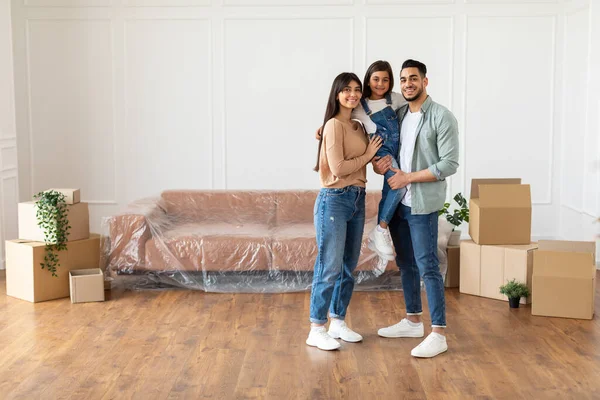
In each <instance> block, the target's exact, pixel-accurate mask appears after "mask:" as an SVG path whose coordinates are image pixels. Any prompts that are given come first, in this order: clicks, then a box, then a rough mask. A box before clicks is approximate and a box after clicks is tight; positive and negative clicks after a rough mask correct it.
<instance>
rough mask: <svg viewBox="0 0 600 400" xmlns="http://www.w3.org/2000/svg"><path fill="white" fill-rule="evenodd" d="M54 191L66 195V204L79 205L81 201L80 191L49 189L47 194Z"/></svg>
mask: <svg viewBox="0 0 600 400" xmlns="http://www.w3.org/2000/svg"><path fill="white" fill-rule="evenodd" d="M52 190H54V191H55V192H59V193H62V194H64V195H65V203H67V204H77V203H79V202H80V201H81V197H80V196H81V194H80V190H79V189H54V188H53V189H48V190H46V192H50V191H52Z"/></svg>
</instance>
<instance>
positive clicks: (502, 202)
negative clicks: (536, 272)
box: [469, 179, 531, 245]
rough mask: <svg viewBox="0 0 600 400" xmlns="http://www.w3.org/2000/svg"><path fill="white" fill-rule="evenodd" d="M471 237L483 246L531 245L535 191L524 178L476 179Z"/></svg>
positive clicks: (470, 220)
mask: <svg viewBox="0 0 600 400" xmlns="http://www.w3.org/2000/svg"><path fill="white" fill-rule="evenodd" d="M469 213H470V214H469V235H471V238H472V239H473V241H474V242H475V243H477V244H481V245H484V244H485V245H500V244H524V245H527V244H529V243H530V242H531V188H530V186H529V185H522V184H521V179H473V180H472V182H471V199H470V201H469Z"/></svg>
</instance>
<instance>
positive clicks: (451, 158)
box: [428, 110, 458, 181]
mask: <svg viewBox="0 0 600 400" xmlns="http://www.w3.org/2000/svg"><path fill="white" fill-rule="evenodd" d="M440 119H441V120H440V124H439V127H438V133H437V148H438V155H439V157H440V161H438V162H437V163H435V164H433V165H432V166H430V167H429V168H428V169H429V171H430V172H431V174H432V175H433V176H435V177H436V179H437V180H438V181H443V180H444V179H446V178H447V177H449V176H450V175H453V174H455V173H456V170H457V169H458V122H456V118H454V115H453V114H452V113H451V112H450V111H448V110H446V111H445V112H444V114H443V115H442V117H441V118H440Z"/></svg>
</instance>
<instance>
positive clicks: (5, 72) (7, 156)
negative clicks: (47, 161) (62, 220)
mask: <svg viewBox="0 0 600 400" xmlns="http://www.w3.org/2000/svg"><path fill="white" fill-rule="evenodd" d="M14 97H15V92H14V85H13V56H12V30H11V14H10V2H8V1H0V197H1V198H2V201H0V269H3V268H4V240H7V239H14V238H16V236H17V201H18V187H19V185H18V178H17V129H16V125H15V103H14Z"/></svg>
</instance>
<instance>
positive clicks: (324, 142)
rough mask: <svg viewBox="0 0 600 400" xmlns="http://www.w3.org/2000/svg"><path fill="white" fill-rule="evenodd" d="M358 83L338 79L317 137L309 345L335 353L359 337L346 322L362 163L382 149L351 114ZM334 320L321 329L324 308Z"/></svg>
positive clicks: (360, 216)
mask: <svg viewBox="0 0 600 400" xmlns="http://www.w3.org/2000/svg"><path fill="white" fill-rule="evenodd" d="M361 96H362V84H361V82H360V80H359V79H358V77H357V76H356V75H355V74H352V73H348V72H344V73H342V74H340V75H338V76H337V77H336V78H335V80H334V81H333V84H332V86H331V92H330V94H329V101H328V103H327V110H326V112H325V118H324V121H323V127H322V132H323V134H322V135H321V138H320V139H319V150H318V159H317V165H316V167H315V170H316V171H318V172H319V177H320V179H321V190H320V192H319V195H318V196H317V200H316V201H315V207H314V222H315V229H316V231H317V248H318V254H317V259H316V261H315V271H314V276H313V283H312V291H311V297H310V321H311V323H312V324H311V330H310V333H309V335H308V338H307V339H306V344H308V345H309V346H315V347H318V348H319V349H321V350H335V349H337V348H339V347H340V344H339V342H338V341H337V340H335V339H338V338H339V339H342V340H344V341H346V342H359V341H361V340H362V336H361V335H359V334H358V333H356V332H354V331H353V330H351V329H350V328H349V327H348V326H347V325H346V323H345V322H344V318H345V316H346V310H347V309H348V304H349V303H350V298H351V297H352V291H353V289H354V277H353V276H352V272H353V271H354V269H355V268H356V266H357V264H358V257H359V255H360V247H361V242H362V235H363V231H364V226H365V184H366V181H367V169H366V165H367V163H368V162H369V161H371V159H372V158H373V157H374V156H375V154H376V153H377V150H379V148H380V147H381V143H382V140H381V138H380V137H379V136H373V137H372V138H371V139H370V140H369V138H368V137H367V135H366V132H365V131H364V128H363V127H362V125H361V124H360V122H358V121H352V119H351V117H352V110H353V109H354V108H356V107H357V106H358V105H359V101H360V98H361ZM328 309H329V316H330V317H331V318H332V320H331V324H330V325H329V332H327V331H326V330H325V323H326V322H327V310H328Z"/></svg>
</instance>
